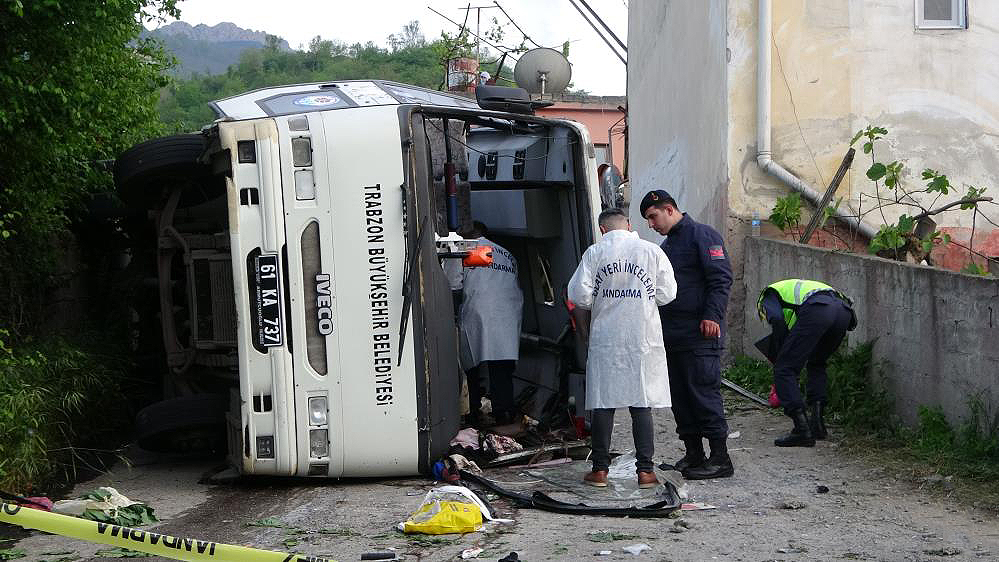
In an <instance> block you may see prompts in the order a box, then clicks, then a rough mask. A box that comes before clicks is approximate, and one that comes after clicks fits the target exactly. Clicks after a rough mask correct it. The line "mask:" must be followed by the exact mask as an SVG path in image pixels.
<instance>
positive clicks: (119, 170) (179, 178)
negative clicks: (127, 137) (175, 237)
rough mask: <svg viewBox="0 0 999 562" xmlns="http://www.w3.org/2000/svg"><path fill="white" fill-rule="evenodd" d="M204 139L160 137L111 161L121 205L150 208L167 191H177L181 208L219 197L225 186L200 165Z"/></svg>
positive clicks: (198, 136)
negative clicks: (173, 189)
mask: <svg viewBox="0 0 999 562" xmlns="http://www.w3.org/2000/svg"><path fill="white" fill-rule="evenodd" d="M206 146H207V139H206V138H205V137H204V136H203V135H196V134H179V135H170V136H166V137H160V138H156V139H152V140H148V141H146V142H142V143H139V144H137V145H135V146H133V147H132V148H129V149H128V150H126V151H125V152H123V153H121V155H120V156H119V157H118V158H117V160H115V164H114V183H115V186H116V187H117V189H118V195H119V197H121V199H122V201H124V202H125V203H126V205H129V206H131V207H141V208H146V209H148V208H154V207H155V206H156V204H157V203H159V202H160V201H161V200H162V198H163V197H164V195H165V194H166V193H167V191H168V190H169V189H172V188H181V189H183V190H184V195H183V196H181V203H180V205H181V206H182V207H187V206H192V205H196V204H198V203H203V202H205V201H207V200H209V199H211V198H213V197H217V196H218V195H220V194H221V193H222V192H223V191H224V189H225V185H224V182H223V181H222V180H221V178H216V177H213V176H212V173H211V166H210V165H208V164H207V163H205V162H203V161H201V157H202V155H203V154H204V152H205V148H206Z"/></svg>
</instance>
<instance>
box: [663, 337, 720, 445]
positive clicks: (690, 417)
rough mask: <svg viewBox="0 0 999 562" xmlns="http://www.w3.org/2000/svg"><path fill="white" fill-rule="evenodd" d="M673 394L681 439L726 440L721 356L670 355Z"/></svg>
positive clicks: (713, 353) (709, 351) (698, 353)
mask: <svg viewBox="0 0 999 562" xmlns="http://www.w3.org/2000/svg"><path fill="white" fill-rule="evenodd" d="M666 365H667V367H668V368H669V392H670V400H671V401H672V402H673V407H672V410H673V417H674V418H675V419H676V433H677V435H679V436H680V439H682V440H686V439H699V438H701V437H704V438H707V439H725V438H727V437H728V423H727V422H726V421H725V407H724V406H723V405H722V395H721V354H720V353H719V351H718V350H715V349H691V350H686V351H674V352H670V351H669V350H668V348H667V351H666Z"/></svg>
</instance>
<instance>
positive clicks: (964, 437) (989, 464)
mask: <svg viewBox="0 0 999 562" xmlns="http://www.w3.org/2000/svg"><path fill="white" fill-rule="evenodd" d="M970 409H971V416H969V418H968V419H967V420H965V421H964V422H963V423H962V424H961V425H960V426H959V427H957V428H955V427H953V426H952V425H951V424H950V423H949V422H948V421H947V417H946V415H945V414H944V411H943V410H942V409H940V408H939V407H937V408H927V407H926V406H920V407H919V425H918V426H917V427H916V428H915V429H914V430H911V431H909V432H907V435H906V437H908V439H907V441H908V442H909V443H911V447H912V450H913V451H914V452H915V454H916V455H917V456H918V457H919V458H921V459H922V460H924V461H926V462H928V463H931V464H932V465H934V466H936V467H938V470H942V471H944V472H949V473H953V474H957V475H959V476H964V477H967V478H972V479H974V480H979V481H983V482H988V483H991V484H995V483H996V482H999V433H997V431H996V429H997V427H996V419H995V418H993V419H991V420H989V419H988V418H987V416H986V407H985V404H984V402H983V401H982V400H981V398H979V397H976V398H973V399H972V400H971V408H970Z"/></svg>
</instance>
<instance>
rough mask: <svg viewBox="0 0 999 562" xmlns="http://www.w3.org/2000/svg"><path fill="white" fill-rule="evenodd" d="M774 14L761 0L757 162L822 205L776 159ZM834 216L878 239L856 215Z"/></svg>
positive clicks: (816, 195) (818, 197) (815, 194)
mask: <svg viewBox="0 0 999 562" xmlns="http://www.w3.org/2000/svg"><path fill="white" fill-rule="evenodd" d="M772 14H773V6H772V3H771V0H759V15H758V18H757V23H758V24H759V37H758V39H757V44H756V48H757V51H758V52H757V61H756V163H757V164H759V166H760V169H762V170H763V171H764V172H766V173H768V174H770V175H771V176H773V177H775V178H777V179H779V180H780V181H782V182H783V183H784V184H786V185H787V186H788V187H790V188H791V189H793V190H795V191H797V192H798V193H800V194H802V195H803V196H804V197H805V199H807V200H808V201H809V202H810V203H811V204H812V205H816V206H818V205H819V204H820V202H821V200H822V194H821V193H819V192H818V191H817V190H815V189H813V188H812V187H811V186H810V185H808V184H807V183H805V182H804V181H803V180H802V179H801V178H799V177H797V176H795V175H794V174H792V173H791V172H789V171H787V169H785V168H784V167H783V166H781V165H780V164H779V163H777V162H776V161H774V159H773V153H772V152H771V149H770V134H771V130H770V128H771V123H770V96H771V83H770V74H771V72H770V64H771V62H770V44H771V41H772V35H771V33H772V31H771V29H772V27H771V26H772ZM832 216H833V217H834V218H836V219H838V220H840V221H842V222H844V223H846V225H847V226H849V227H850V228H852V229H854V230H856V231H858V232H860V234H862V235H864V236H866V237H867V238H874V236H875V235H876V234H877V233H878V231H877V230H876V229H875V228H874V227H872V226H870V225H868V224H866V223H864V222H862V221H860V220H858V219H857V218H856V217H851V216H847V215H844V214H842V213H838V212H837V213H834V214H833V215H832Z"/></svg>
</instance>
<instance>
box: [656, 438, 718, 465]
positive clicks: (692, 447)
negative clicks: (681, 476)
mask: <svg viewBox="0 0 999 562" xmlns="http://www.w3.org/2000/svg"><path fill="white" fill-rule="evenodd" d="M683 445H684V447H685V448H686V451H685V452H684V455H683V458H682V459H680V460H678V461H676V463H675V464H672V465H671V464H669V463H665V462H664V463H663V464H661V465H659V469H660V470H676V471H679V472H681V473H682V472H683V471H684V470H687V469H689V468H693V467H695V466H701V465H702V464H704V461H705V460H707V459H705V458H704V442H703V441H701V438H700V437H687V438H685V439H684V440H683Z"/></svg>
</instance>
